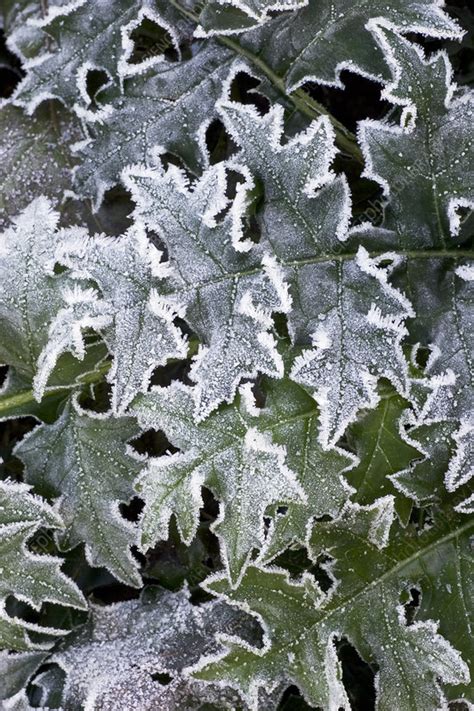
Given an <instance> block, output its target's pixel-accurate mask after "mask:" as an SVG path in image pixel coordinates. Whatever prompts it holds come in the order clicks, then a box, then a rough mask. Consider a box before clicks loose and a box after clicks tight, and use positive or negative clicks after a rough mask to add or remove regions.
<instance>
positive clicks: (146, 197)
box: [125, 164, 289, 419]
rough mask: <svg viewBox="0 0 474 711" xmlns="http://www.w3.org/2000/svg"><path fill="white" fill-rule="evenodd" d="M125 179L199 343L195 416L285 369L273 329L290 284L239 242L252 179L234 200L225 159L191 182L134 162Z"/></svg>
mask: <svg viewBox="0 0 474 711" xmlns="http://www.w3.org/2000/svg"><path fill="white" fill-rule="evenodd" d="M125 180H126V184H127V187H128V188H129V189H130V190H131V192H132V196H133V199H134V201H135V202H136V204H137V208H136V210H135V215H136V217H137V219H139V220H141V221H143V222H144V223H145V225H146V226H147V227H148V228H149V229H151V230H154V231H156V232H157V233H158V235H159V236H160V238H161V239H162V240H163V242H164V244H165V246H166V248H167V251H168V256H169V266H170V268H171V269H170V278H169V281H168V284H166V285H165V286H164V288H163V289H162V294H163V296H165V295H166V296H167V300H168V301H169V303H170V304H172V305H173V306H174V308H175V309H178V307H179V309H180V313H181V316H182V317H183V318H184V319H185V320H186V322H187V324H188V325H189V326H190V327H191V329H192V330H193V332H194V333H195V334H196V335H197V336H198V338H199V340H200V342H201V346H200V348H199V351H198V353H197V355H196V357H195V358H194V363H193V366H192V369H191V372H190V377H191V379H192V380H193V381H194V382H195V383H196V388H194V391H193V394H194V400H195V414H196V417H197V418H198V419H202V418H204V417H206V416H207V415H208V414H209V413H210V412H212V411H213V410H215V408H216V407H217V406H218V405H219V404H220V403H221V402H232V400H233V399H234V396H235V393H236V391H237V388H238V385H239V384H240V382H241V380H242V379H243V378H253V377H255V376H256V375H257V374H258V373H259V372H260V373H265V374H266V375H270V376H274V377H279V376H281V375H282V374H283V362H282V359H281V356H280V354H279V353H278V352H277V349H276V342H275V339H274V337H273V336H272V334H271V332H270V329H271V326H272V319H271V316H272V313H273V312H285V311H286V310H287V309H288V308H289V301H288V294H287V290H286V286H285V284H284V282H283V278H282V274H281V272H280V270H279V269H278V267H277V265H276V264H275V262H274V260H272V259H269V258H268V255H267V254H266V253H265V250H263V249H262V248H261V247H260V245H258V244H257V245H251V244H245V247H244V249H242V247H241V240H240V237H241V234H242V224H241V221H242V212H243V208H244V207H245V204H246V200H247V193H248V190H249V189H251V188H252V187H253V184H252V183H251V181H246V182H245V183H243V184H240V185H239V186H238V187H237V191H238V196H237V197H236V200H235V202H234V204H233V205H232V206H229V199H228V197H227V195H226V190H227V187H228V185H227V176H226V169H225V165H224V164H218V165H216V166H211V167H210V168H208V169H207V170H206V171H205V173H204V174H203V175H202V177H201V178H200V179H199V180H197V181H196V182H195V183H194V184H193V185H192V186H191V187H190V186H189V184H188V180H187V177H186V175H185V173H184V172H183V171H181V170H179V169H178V168H176V167H175V166H170V167H169V168H168V170H167V171H166V172H165V171H164V170H163V169H161V168H156V169H155V170H150V169H147V168H132V169H130V171H128V172H127V174H126V179H125ZM228 206H229V207H230V209H229V210H228V211H227V210H225V208H227V207H228ZM222 211H225V214H224V216H223V217H222V219H221V218H220V213H221V212H222ZM183 264H186V268H185V269H184V268H183Z"/></svg>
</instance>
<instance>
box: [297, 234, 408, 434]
mask: <svg viewBox="0 0 474 711" xmlns="http://www.w3.org/2000/svg"><path fill="white" fill-rule="evenodd" d="M387 258H388V259H390V258H393V259H396V256H395V254H387V255H385V256H382V257H377V258H374V259H371V258H370V257H369V255H368V253H367V252H366V251H365V249H364V248H363V247H361V248H360V249H359V252H358V254H357V258H356V259H355V260H354V259H352V260H347V261H345V260H335V261H333V262H329V263H328V264H327V265H326V266H325V268H324V269H321V265H318V267H319V269H318V270H317V273H315V274H314V278H315V279H316V278H319V289H318V295H319V296H320V301H319V305H318V312H319V325H318V326H317V328H316V330H315V331H314V334H313V349H312V350H306V351H305V352H304V353H303V354H302V355H301V356H299V357H298V358H297V359H296V361H295V363H294V365H293V368H292V371H291V377H292V378H293V379H294V380H296V381H297V382H299V383H302V384H303V385H306V386H307V387H308V388H309V389H310V390H311V391H312V392H314V395H315V398H316V399H317V400H318V402H319V404H320V407H321V440H322V441H323V443H334V442H336V441H337V439H338V438H339V437H340V436H341V435H342V433H343V432H344V430H345V428H346V426H347V425H348V424H349V423H350V422H351V421H352V420H353V419H354V417H355V415H356V413H357V412H358V410H360V409H361V408H362V407H374V406H375V405H376V404H377V402H378V395H377V391H376V382H377V379H378V378H381V377H386V378H388V379H389V380H391V381H392V383H394V385H396V387H397V389H398V390H399V391H402V392H403V391H406V387H407V386H406V363H405V358H404V356H403V352H402V349H401V341H402V339H403V338H404V336H405V335H406V333H407V331H406V329H405V327H404V325H403V321H404V319H405V318H406V317H408V316H410V315H412V311H411V307H410V304H409V303H408V301H407V300H406V299H405V298H404V297H403V296H402V294H401V293H400V292H398V291H396V290H395V289H394V288H393V287H391V286H390V284H389V282H388V274H389V272H388V271H387V269H386V268H384V267H383V266H382V263H383V261H384V259H387ZM299 277H300V279H301V275H299ZM313 283H314V282H313Z"/></svg>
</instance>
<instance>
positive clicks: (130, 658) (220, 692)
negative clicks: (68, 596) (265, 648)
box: [51, 588, 274, 711]
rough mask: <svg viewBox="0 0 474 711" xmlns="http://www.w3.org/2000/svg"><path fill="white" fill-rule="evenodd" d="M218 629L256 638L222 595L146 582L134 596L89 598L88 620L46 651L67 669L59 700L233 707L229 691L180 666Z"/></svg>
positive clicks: (212, 644) (107, 705)
mask: <svg viewBox="0 0 474 711" xmlns="http://www.w3.org/2000/svg"><path fill="white" fill-rule="evenodd" d="M223 632H234V633H235V634H241V635H243V636H244V637H245V638H246V639H247V640H248V641H249V642H250V641H254V642H257V643H258V633H257V632H256V625H255V622H254V621H253V620H251V618H249V617H248V616H247V615H245V614H244V613H241V612H240V611H238V610H235V608H232V607H230V606H228V605H226V604H225V603H223V602H217V601H213V602H207V603H204V604H203V605H199V606H196V605H193V604H191V602H190V601H189V593H188V592H186V591H184V590H183V591H181V592H178V593H171V592H168V591H166V590H164V589H160V588H148V589H146V591H145V592H144V593H143V594H142V596H141V598H140V599H139V600H130V601H128V602H121V603H117V604H115V605H108V606H105V607H100V606H98V605H92V607H91V615H90V619H89V621H88V623H87V624H86V625H85V626H84V627H82V628H79V629H78V630H77V632H75V633H74V634H72V635H71V636H70V637H69V638H68V639H67V640H66V642H65V643H64V644H63V647H62V648H61V649H60V650H59V651H58V652H57V653H56V654H55V655H54V656H53V657H52V658H51V661H52V662H54V663H56V664H58V665H59V666H60V667H61V668H62V669H63V670H64V671H65V672H66V683H65V687H64V691H63V705H64V708H67V709H71V711H75V710H76V709H82V708H91V709H92V708H101V709H116V710H117V711H129V710H130V709H132V708H137V707H139V708H140V711H152V710H153V709H167V710H168V711H183V710H184V709H189V710H190V711H191V710H192V709H196V710H197V709H199V708H201V707H202V705H203V704H205V703H206V702H208V703H211V704H212V703H215V704H216V706H217V708H219V709H234V708H236V704H238V696H237V695H236V694H235V692H232V690H230V689H226V688H225V686H224V687H223V688H219V687H218V686H217V685H215V686H207V685H204V684H202V683H199V682H196V681H193V680H190V679H189V678H188V677H187V676H186V674H185V673H183V672H184V670H185V667H187V666H190V665H192V664H195V663H196V662H197V661H198V660H199V658H200V656H201V655H202V654H215V653H216V652H218V651H219V650H220V649H222V647H221V645H220V644H219V642H218V641H217V639H216V637H217V635H219V634H221V633H223ZM159 674H163V675H169V676H170V677H171V679H170V680H169V683H168V684H166V683H165V684H163V683H160V680H159V679H156V675H159ZM273 707H274V706H273V704H271V705H269V707H268V708H273Z"/></svg>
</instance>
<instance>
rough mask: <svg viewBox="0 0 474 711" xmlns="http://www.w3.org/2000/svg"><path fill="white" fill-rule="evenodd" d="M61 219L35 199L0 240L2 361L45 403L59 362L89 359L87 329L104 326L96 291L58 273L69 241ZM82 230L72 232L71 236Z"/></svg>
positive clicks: (42, 201) (46, 201)
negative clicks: (67, 356) (67, 357)
mask: <svg viewBox="0 0 474 711" xmlns="http://www.w3.org/2000/svg"><path fill="white" fill-rule="evenodd" d="M58 220H59V215H58V213H56V212H53V210H52V208H51V204H50V203H49V201H48V200H47V199H46V198H44V197H41V198H38V199H36V200H35V201H33V202H32V203H31V204H30V205H29V206H28V207H27V208H26V209H25V210H24V211H23V213H22V214H21V215H20V216H19V217H17V218H16V219H15V220H14V222H13V225H12V226H11V227H9V228H8V229H7V230H6V231H5V232H4V233H3V234H2V235H1V236H0V240H1V241H0V335H1V339H0V362H2V363H5V364H6V365H9V366H11V367H13V368H14V370H15V373H16V374H17V375H18V376H19V377H20V378H22V379H23V380H26V381H27V382H31V381H32V380H34V388H35V396H36V397H37V399H40V398H41V396H42V394H43V393H44V390H45V388H46V386H47V383H48V379H49V376H50V375H51V373H52V371H53V369H54V367H55V365H56V363H57V361H58V358H59V357H60V356H61V355H62V354H63V353H66V352H70V353H73V354H74V355H75V356H76V357H78V358H79V359H83V358H84V356H85V353H86V348H85V343H84V341H83V338H82V331H83V329H85V328H94V327H100V326H101V325H104V321H105V320H106V317H105V316H104V315H103V314H102V313H100V311H99V310H98V308H97V303H96V299H95V296H94V294H93V292H92V291H91V290H88V289H85V290H82V289H81V288H80V287H79V286H77V287H74V285H73V283H72V282H71V281H70V280H69V279H68V276H67V274H64V273H60V274H56V273H55V272H54V266H55V262H56V250H57V249H58V248H59V245H60V244H61V243H62V241H63V240H64V239H65V236H64V234H62V233H61V232H60V231H59V230H58V229H57V224H58ZM75 234H76V231H75V229H74V228H71V229H70V231H69V236H71V237H72V236H74V235H75Z"/></svg>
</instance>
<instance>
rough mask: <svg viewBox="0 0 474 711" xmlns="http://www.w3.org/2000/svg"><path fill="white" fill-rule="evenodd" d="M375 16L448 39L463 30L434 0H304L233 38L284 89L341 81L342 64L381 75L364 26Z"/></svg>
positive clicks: (385, 75) (383, 66) (384, 72)
mask: <svg viewBox="0 0 474 711" xmlns="http://www.w3.org/2000/svg"><path fill="white" fill-rule="evenodd" d="M380 18H383V19H384V21H385V22H387V21H388V22H389V23H392V24H393V25H394V26H395V27H397V28H399V29H400V30H401V31H402V32H421V33H422V34H424V35H426V36H428V37H448V38H453V39H460V38H461V37H462V35H463V32H462V30H461V29H460V28H459V26H458V25H457V24H456V23H455V22H454V21H453V20H452V19H451V18H450V17H449V16H448V15H447V14H446V13H445V12H444V11H443V10H442V9H441V7H440V3H439V2H437V1H436V0H419V1H417V2H411V3H409V5H407V3H406V2H403V0H397V1H394V2H391V3H390V4H387V2H385V0H370V2H367V0H357V1H356V2H354V1H353V0H336V1H334V0H309V2H308V5H307V7H303V8H302V9H301V10H298V11H296V12H289V13H285V14H282V15H281V16H278V17H276V18H274V19H273V20H271V21H270V22H267V23H265V24H264V25H263V26H262V27H258V28H256V29H254V30H251V31H250V32H248V33H247V34H245V35H243V36H242V37H240V38H239V39H240V43H241V45H242V46H243V47H244V48H245V50H246V51H249V52H251V53H254V54H257V55H258V57H259V59H260V61H262V60H263V61H264V62H266V63H267V64H268V65H269V66H270V67H271V68H272V70H273V71H274V72H276V73H277V74H278V76H280V77H282V78H283V79H284V81H285V84H286V86H287V89H288V91H294V90H295V89H296V88H297V87H300V86H301V85H302V84H304V83H305V82H309V81H316V82H318V83H321V84H328V85H330V86H339V87H343V84H342V82H341V79H340V74H341V71H342V70H344V69H350V70H352V71H355V72H357V73H359V74H362V75H363V76H368V77H371V78H374V79H376V80H378V81H387V80H388V79H389V78H390V72H389V70H388V67H387V63H386V61H385V60H384V56H383V53H382V51H381V50H380V48H379V47H378V46H377V44H376V42H375V40H374V38H373V37H372V36H371V35H370V33H369V31H368V30H369V29H373V28H374V26H375V20H377V21H378V20H379V19H380ZM208 32H212V31H211V30H208Z"/></svg>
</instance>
